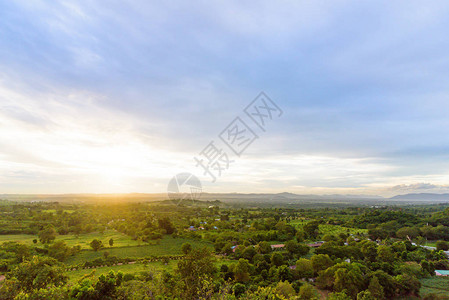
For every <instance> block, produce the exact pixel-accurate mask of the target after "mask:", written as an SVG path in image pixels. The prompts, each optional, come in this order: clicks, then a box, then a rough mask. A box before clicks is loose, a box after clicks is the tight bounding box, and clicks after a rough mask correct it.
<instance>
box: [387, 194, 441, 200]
mask: <svg viewBox="0 0 449 300" xmlns="http://www.w3.org/2000/svg"><path fill="white" fill-rule="evenodd" d="M389 199H391V200H409V201H413V200H420V201H444V200H449V194H434V193H415V194H405V195H397V196H394V197H391V198H389Z"/></svg>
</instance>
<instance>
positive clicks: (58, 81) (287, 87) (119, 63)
mask: <svg viewBox="0 0 449 300" xmlns="http://www.w3.org/2000/svg"><path fill="white" fill-rule="evenodd" d="M448 12H449V5H448V4H447V3H446V2H445V1H431V2H426V3H422V2H419V1H403V2H402V1H399V2H390V1H385V2H376V3H363V2H357V1H333V2H332V3H330V2H329V1H313V2H298V1H285V2H284V1H283V2H268V1H263V2H261V3H260V4H259V5H257V6H256V5H254V4H244V3H241V2H238V1H218V2H214V3H212V2H207V1H204V2H201V1H200V2H195V3H188V4H187V3H184V2H176V1H175V2H170V3H157V2H148V1H134V2H132V3H129V4H128V3H127V4H124V3H119V2H112V3H110V4H109V5H108V7H106V6H105V5H104V4H103V3H102V2H100V1H85V2H84V1H81V2H79V3H76V4H75V3H71V2H69V1H56V2H52V3H48V2H44V1H14V2H6V3H1V4H0V193H64V192H163V191H164V190H165V189H166V184H167V182H168V180H169V179H170V178H171V177H172V176H173V175H175V174H176V173H179V172H185V171H187V172H192V173H195V174H196V175H197V176H199V177H200V178H201V179H202V181H203V183H204V185H205V186H206V189H207V190H208V191H211V192H219V191H222V192H229V191H240V192H258V191H267V192H281V191H291V192H297V193H301V192H311V193H333V192H343V193H370V194H377V193H379V194H386V195H387V194H392V193H401V192H404V191H407V192H409V191H419V190H422V188H423V187H426V188H427V189H428V190H431V191H438V192H444V191H446V189H447V185H448V180H449V171H448V167H449V160H448V156H449V151H448V150H449V139H448V138H447V137H448V136H449V135H448V133H449V119H448V118H447V114H448V112H449V101H448V95H449V88H448V87H449V76H448V70H449V54H448V53H449V40H448V39H447V38H446V35H447V28H448V26H449V19H447V17H446V16H447V14H448ZM262 90H263V91H265V92H266V93H267V94H268V95H269V96H270V97H271V98H272V99H273V100H274V101H275V102H276V103H277V104H278V105H279V106H280V107H281V108H282V109H283V111H284V115H283V116H282V117H281V118H280V119H277V120H275V121H273V122H272V123H271V124H270V126H269V128H267V132H265V133H263V132H261V131H257V133H258V134H259V135H260V139H258V140H257V141H256V142H255V143H254V144H253V145H251V147H249V148H248V150H247V151H246V152H245V154H244V155H243V156H242V157H240V158H237V157H233V158H232V159H234V160H235V162H234V163H232V164H231V166H230V168H229V170H227V171H224V172H223V174H222V176H221V178H219V179H218V180H217V182H216V183H211V182H210V181H209V180H208V177H207V176H204V175H203V172H202V170H201V169H200V168H198V167H196V166H195V161H194V160H193V157H194V156H196V155H198V153H199V152H200V151H201V150H203V148H204V147H205V146H206V145H207V144H208V143H209V142H210V141H211V140H217V141H218V137H217V136H218V134H219V133H220V132H221V131H222V130H223V129H224V128H225V127H226V126H227V125H228V123H229V122H231V121H232V120H233V119H234V118H235V117H236V116H239V115H242V114H243V112H242V110H243V108H244V107H245V106H246V105H247V104H248V103H249V102H251V101H252V99H253V98H254V97H255V96H256V95H257V94H258V93H259V92H260V91H262ZM222 146H223V145H222ZM223 147H224V146H223ZM224 149H225V148H224ZM225 150H226V149H225ZM424 182H425V183H429V185H428V186H426V185H425V184H423V183H424Z"/></svg>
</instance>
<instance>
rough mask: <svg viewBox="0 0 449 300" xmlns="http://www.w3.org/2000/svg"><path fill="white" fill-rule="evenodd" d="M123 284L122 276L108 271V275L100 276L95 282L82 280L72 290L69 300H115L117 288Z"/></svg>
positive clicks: (119, 273)
mask: <svg viewBox="0 0 449 300" xmlns="http://www.w3.org/2000/svg"><path fill="white" fill-rule="evenodd" d="M122 282H123V274H122V273H121V272H118V273H117V274H115V273H114V272H113V271H110V272H109V273H108V274H101V275H100V276H99V277H98V280H97V281H96V282H94V281H92V280H91V279H88V278H87V279H83V280H81V281H80V282H79V283H78V284H77V285H75V286H74V288H73V289H72V291H71V293H70V296H71V298H70V299H80V300H85V299H86V300H97V299H117V298H118V297H117V296H118V295H117V288H118V287H119V286H120V285H121V284H122Z"/></svg>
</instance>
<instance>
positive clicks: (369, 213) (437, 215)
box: [0, 200, 449, 300]
mask: <svg viewBox="0 0 449 300" xmlns="http://www.w3.org/2000/svg"><path fill="white" fill-rule="evenodd" d="M0 224H1V226H0V299H364V300H368V299H449V297H448V296H447V295H448V294H449V279H448V278H449V277H445V276H437V274H439V273H438V272H440V271H441V272H443V273H444V270H449V261H448V256H447V254H448V253H449V252H447V251H448V250H449V242H448V241H449V205H447V204H432V205H391V206H381V207H369V206H362V205H351V206H347V205H341V206H340V205H334V206H329V207H323V206H322V205H317V206H316V207H307V208H302V207H301V206H300V205H298V207H296V208H295V207H291V206H288V207H282V206H279V207H276V206H275V205H273V207H271V208H267V207H264V208H258V207H251V206H246V207H245V206H242V205H239V206H233V205H230V204H226V203H223V202H220V201H218V200H217V201H197V202H194V203H181V204H178V205H177V204H176V203H175V202H170V201H159V202H144V201H143V202H126V201H124V202H122V203H120V202H115V203H112V204H111V203H90V202H79V203H65V202H54V201H52V202H46V201H37V202H31V201H22V202H16V201H6V200H2V201H0ZM436 270H437V272H436Z"/></svg>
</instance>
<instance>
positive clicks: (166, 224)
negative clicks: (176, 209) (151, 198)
mask: <svg viewBox="0 0 449 300" xmlns="http://www.w3.org/2000/svg"><path fill="white" fill-rule="evenodd" d="M157 221H158V224H159V228H161V229H164V230H165V232H166V233H167V234H172V233H173V232H175V227H174V226H173V224H172V223H171V221H170V219H169V218H168V217H165V218H162V219H159V220H157Z"/></svg>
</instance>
